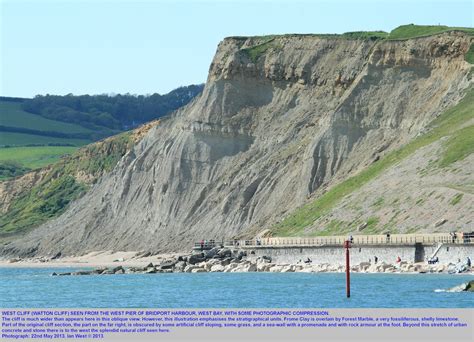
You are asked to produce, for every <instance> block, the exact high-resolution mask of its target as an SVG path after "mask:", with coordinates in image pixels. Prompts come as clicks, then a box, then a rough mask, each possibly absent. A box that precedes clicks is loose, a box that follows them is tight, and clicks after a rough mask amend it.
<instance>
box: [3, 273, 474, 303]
mask: <svg viewBox="0 0 474 342" xmlns="http://www.w3.org/2000/svg"><path fill="white" fill-rule="evenodd" d="M70 271H71V269H70V268H67V269H58V268H55V269H46V268H32V269H26V268H0V307H1V308H81V307H84V308H86V307H92V308H127V307H133V308H238V307H242V308H243V307H245V308H282V307H284V308H300V307H305V308H309V307H313V308H352V307H368V308H404V307H407V308H429V307H435V308H465V307H471V308H472V307H474V293H472V292H471V293H468V292H457V293H456V292H454V293H452V292H437V291H435V290H437V289H448V288H451V287H454V286H456V285H459V284H461V283H463V282H466V281H468V280H472V279H474V277H473V276H472V275H471V276H469V275H447V274H352V297H351V298H350V299H347V298H345V275H344V274H328V273H322V274H306V273H197V274H188V273H185V274H183V273H176V274H126V275H107V276H63V277H52V276H51V273H52V272H70Z"/></svg>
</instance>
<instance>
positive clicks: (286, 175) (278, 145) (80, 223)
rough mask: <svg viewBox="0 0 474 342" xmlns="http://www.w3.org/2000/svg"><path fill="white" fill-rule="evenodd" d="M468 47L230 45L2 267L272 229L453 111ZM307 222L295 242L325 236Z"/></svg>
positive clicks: (355, 42)
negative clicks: (35, 257) (18, 258)
mask: <svg viewBox="0 0 474 342" xmlns="http://www.w3.org/2000/svg"><path fill="white" fill-rule="evenodd" d="M472 40H473V38H472V36H470V35H468V34H466V33H463V32H455V31H453V32H446V33H442V34H438V35H434V36H428V37H421V38H416V39H407V40H379V39H371V38H368V39H341V38H339V37H320V36H311V35H303V36H297V35H289V36H271V37H250V38H242V37H234V38H227V39H225V40H224V41H222V42H221V43H220V44H219V47H218V49H217V52H216V55H215V57H214V59H213V61H212V63H211V66H210V70H209V76H208V80H207V83H206V85H205V88H204V91H203V93H202V95H201V96H199V97H197V98H195V99H194V100H193V101H192V102H191V103H190V104H189V105H187V106H186V107H184V108H182V109H180V110H178V111H177V112H175V113H174V114H173V115H172V116H171V117H170V118H168V119H166V120H163V121H162V122H161V124H160V125H158V126H155V127H153V128H151V129H150V130H149V131H148V133H147V134H146V135H145V136H144V137H143V139H141V140H140V142H139V143H138V144H136V145H135V146H134V147H133V149H132V150H130V151H129V152H128V153H127V154H126V155H125V156H124V157H123V158H122V159H121V160H120V161H119V163H118V164H117V165H116V166H115V168H114V169H113V170H112V171H111V172H110V173H108V174H106V175H105V176H103V177H101V178H100V179H99V180H98V182H97V183H96V184H94V185H93V186H92V188H91V190H90V191H89V192H88V193H87V194H86V195H85V196H84V197H82V198H81V199H79V200H77V201H76V202H75V203H74V204H73V205H72V206H71V207H70V208H69V209H68V210H67V211H66V212H65V213H64V214H62V215H61V216H60V217H59V218H57V219H54V220H52V221H50V222H48V223H46V224H44V225H42V226H41V227H39V228H38V229H35V230H34V231H32V232H31V233H29V234H28V235H26V236H24V237H22V238H21V239H18V240H16V241H13V242H10V243H8V244H5V245H4V246H3V250H2V253H3V254H16V255H32V254H41V255H45V254H46V255H53V254H56V253H57V252H62V253H63V254H82V253H86V252H88V251H92V250H106V249H113V250H152V251H156V252H158V251H161V252H164V251H177V250H183V249H187V248H189V247H190V246H191V245H192V243H193V242H194V241H196V240H200V239H203V238H205V239H212V238H215V239H219V240H220V239H222V238H231V237H234V236H242V235H249V236H251V235H252V234H255V233H257V232H259V231H261V230H263V229H266V228H271V227H276V226H278V224H279V222H280V221H281V220H282V219H283V218H285V217H287V215H288V214H290V213H292V212H293V211H294V210H295V209H297V208H300V207H301V206H302V205H304V204H306V203H308V201H312V200H313V199H314V198H318V197H319V196H321V195H322V194H324V193H325V192H327V191H330V189H332V188H334V186H335V185H337V184H340V183H341V182H343V181H344V180H347V179H349V178H350V177H353V176H355V175H357V174H360V173H361V172H362V171H363V170H365V169H366V168H367V167H369V166H370V165H372V163H374V162H375V163H378V160H382V159H383V158H384V157H385V156H386V155H389V154H390V153H391V152H392V151H395V150H397V149H399V148H401V147H402V146H405V145H406V144H408V143H409V142H411V141H413V139H414V138H415V137H417V136H420V135H422V134H425V133H427V132H428V131H429V124H430V123H431V122H432V121H433V120H434V119H435V118H437V117H439V116H440V114H441V113H443V112H445V111H446V110H447V109H448V108H450V107H453V106H455V105H456V104H458V103H459V101H460V100H461V99H462V98H463V96H464V94H465V93H466V91H467V89H468V88H469V87H470V86H471V84H472V78H471V75H470V70H471V65H470V64H469V63H468V62H467V61H466V60H465V55H466V53H467V52H468V51H469V49H470V46H471V43H472ZM470 123H471V124H472V120H471V121H470ZM471 165H472V164H471ZM471 167H472V166H471ZM396 177H403V175H402V174H397V175H396ZM470 177H472V173H471V176H470ZM357 200H358V199H357V198H353V200H352V201H353V202H354V201H357ZM303 219H305V218H303ZM435 219H437V218H433V220H435ZM424 220H426V218H424ZM313 221H314V219H311V220H310V221H308V222H306V223H305V224H303V225H301V227H302V229H306V227H312V228H311V229H310V230H309V231H304V230H298V231H295V232H293V233H295V234H296V233H305V234H306V233H311V232H312V231H317V230H318V229H321V227H323V226H324V225H325V224H327V221H326V223H324V222H322V223H321V224H320V225H318V224H316V223H314V222H313ZM430 223H431V222H430ZM312 225H313V226H312ZM275 231H276V232H277V233H278V231H279V230H278V229H275ZM280 232H282V233H284V234H287V233H288V231H285V230H282V229H280Z"/></svg>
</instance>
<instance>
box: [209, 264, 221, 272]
mask: <svg viewBox="0 0 474 342" xmlns="http://www.w3.org/2000/svg"><path fill="white" fill-rule="evenodd" d="M223 271H224V266H222V265H213V266H212V267H211V269H210V272H223Z"/></svg>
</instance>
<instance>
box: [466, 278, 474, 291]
mask: <svg viewBox="0 0 474 342" xmlns="http://www.w3.org/2000/svg"><path fill="white" fill-rule="evenodd" d="M464 291H468V292H474V280H471V281H470V282H468V283H467V285H466V287H465V289H464Z"/></svg>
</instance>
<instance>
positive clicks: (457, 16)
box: [0, 0, 474, 97]
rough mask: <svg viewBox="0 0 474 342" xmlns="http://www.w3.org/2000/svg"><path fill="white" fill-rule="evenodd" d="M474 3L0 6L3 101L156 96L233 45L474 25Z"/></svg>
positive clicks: (194, 79) (144, 1)
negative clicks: (262, 38) (237, 40)
mask: <svg viewBox="0 0 474 342" xmlns="http://www.w3.org/2000/svg"><path fill="white" fill-rule="evenodd" d="M473 3H474V0H418V1H416V0H397V1H388V0H387V1H384V0H379V1H376V0H365V1H360V0H359V1H349V0H332V1H331V0H325V1H309V0H292V1H291V0H267V1H265V0H261V1H250V0H221V1H217V0H213V1H211V0H196V1H193V0H188V1H185V0H174V1H172V0H162V1H160V0H155V1H152V0H141V1H130V0H129V1H111V0H95V1H94V0H89V1H81V0H76V1H73V0H61V1H60V0H49V1H42V0H37V1H33V0H30V1H23V0H0V52H1V54H0V58H1V59H0V96H17V97H33V96H35V95H37V94H58V95H64V94H68V93H73V94H75V95H80V94H105V93H107V94H112V93H130V94H152V93H156V92H157V93H161V94H163V93H167V92H169V91H170V90H172V89H174V88H177V87H179V86H183V85H189V84H199V83H203V82H205V81H206V78H207V72H208V70H209V65H210V63H211V60H212V57H213V55H214V53H215V51H216V48H217V44H218V43H219V42H220V41H221V40H222V39H223V38H224V37H227V36H247V35H263V34H283V33H343V32H348V31H367V30H384V31H390V30H392V29H394V28H395V27H397V26H399V25H402V24H410V23H416V24H431V25H437V24H442V25H449V26H468V27H472V26H474V22H473V21H474V19H473V16H474V14H473V10H474V5H473Z"/></svg>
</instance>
